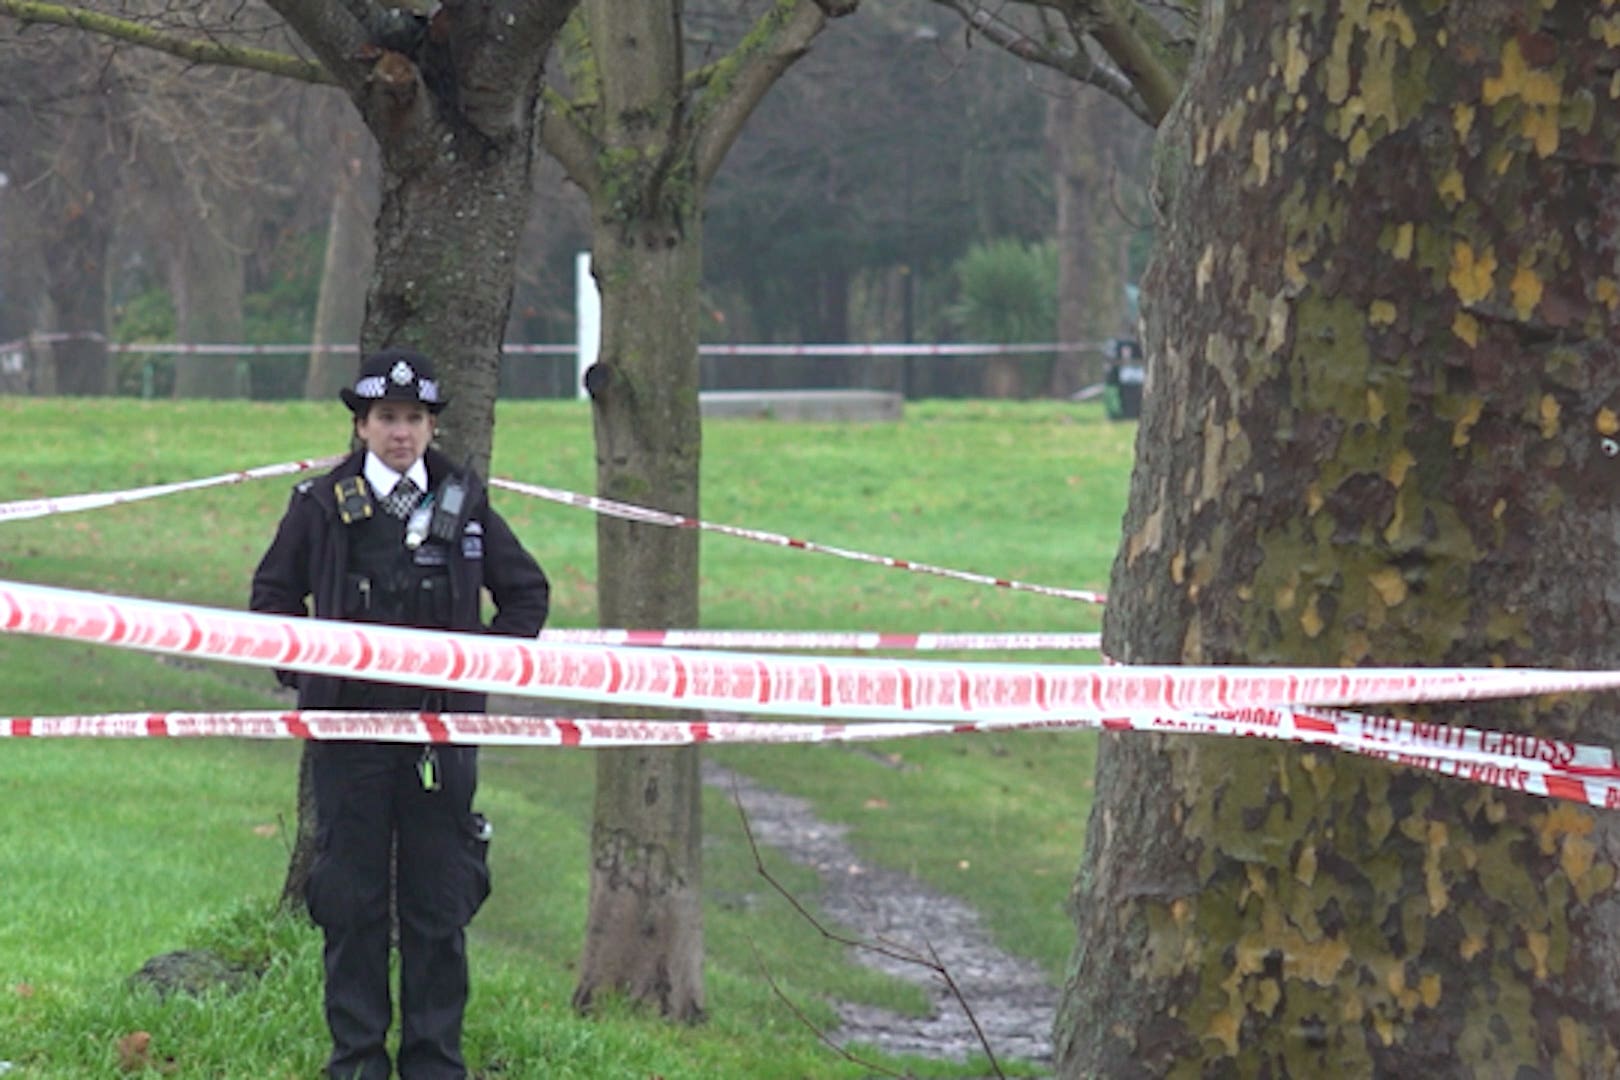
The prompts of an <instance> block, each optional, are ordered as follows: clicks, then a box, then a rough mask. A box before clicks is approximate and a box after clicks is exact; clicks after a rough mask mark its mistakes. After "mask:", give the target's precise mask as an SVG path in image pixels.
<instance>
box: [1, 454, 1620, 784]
mask: <svg viewBox="0 0 1620 1080" xmlns="http://www.w3.org/2000/svg"><path fill="white" fill-rule="evenodd" d="M334 460H336V459H330V458H329V459H318V460H309V461H295V462H287V463H283V464H278V465H266V466H261V467H259V468H255V469H248V470H244V471H242V472H236V473H225V474H221V475H218V476H213V477H205V478H202V479H198V480H191V481H183V482H178V483H171V484H161V485H152V486H148V487H142V488H134V489H129V490H125V491H115V492H103V493H94V494H84V495H73V496H65V497H59V498H47V499H30V500H22V501H17V502H10V503H0V522H5V521H15V520H23V519H26V518H32V517H40V516H45V515H49V514H57V513H68V512H73V511H78V510H87V509H95V508H99V507H105V506H113V505H118V504H121V503H126V502H133V501H138V500H141V499H149V498H155V497H158V496H162V495H169V494H175V493H178V492H182V491H193V490H199V489H202V488H207V487H213V486H218V485H222V484H233V483H240V482H243V481H246V480H253V479H260V478H264V477H271V476H282V475H288V474H290V473H297V472H304V471H309V470H312V469H316V468H320V467H323V466H326V465H329V464H331V463H332V461H334ZM497 483H498V484H499V485H500V486H502V487H505V488H508V489H509V490H512V491H515V492H519V493H522V494H528V495H533V496H536V497H540V498H547V499H551V500H552V501H557V502H564V503H567V504H570V505H576V506H581V507H584V508H587V509H590V510H593V511H595V512H597V513H606V514H612V515H614V516H620V517H628V518H632V519H634V520H641V521H646V522H649V523H654V524H663V525H668V526H672V527H684V528H704V529H711V530H714V531H717V532H721V533H725V534H728V535H733V536H737V537H740V538H743V539H750V540H756V541H761V542H767V543H775V544H780V545H782V546H787V547H792V548H797V549H799V550H807V551H808V550H820V551H824V552H827V553H830V554H835V555H840V556H843V557H848V558H855V559H858V560H861V561H866V562H876V563H880V564H882V565H886V566H890V567H893V568H897V569H905V570H915V571H919V572H924V573H943V574H945V575H947V576H953V577H960V578H963V579H966V580H969V581H974V582H977V583H980V584H987V585H995V586H999V587H1014V588H1025V589H1029V590H1032V591H1038V592H1043V593H1048V594H1050V595H1055V596H1060V597H1064V598H1067V599H1079V600H1085V601H1089V602H1097V603H1100V602H1102V595H1101V594H1100V593H1092V592H1089V591H1085V590H1064V589H1055V588H1050V587H1047V586H1029V585H1023V584H1022V583H1018V582H1012V581H1009V580H1008V579H1004V578H996V577H991V576H988V575H980V574H969V573H967V572H964V571H952V570H946V569H944V568H940V567H931V566H928V565H927V564H921V563H914V562H911V561H909V560H903V559H891V558H888V557H886V556H874V555H867V554H865V553H862V552H853V551H850V550H848V549H843V548H834V547H830V546H825V545H818V544H814V543H812V542H809V541H801V540H793V539H791V538H788V537H782V536H778V535H776V534H772V533H761V532H758V531H756V530H751V529H744V528H739V527H736V526H725V525H713V524H711V523H708V522H701V521H697V520H696V519H690V518H685V517H682V516H680V515H672V514H665V513H663V512H661V511H657V510H651V509H648V508H645V507H636V506H631V505H628V504H619V503H613V502H611V501H609V500H602V499H597V498H594V497H591V496H585V495H578V494H576V493H573V492H565V491H559V490H557V489H551V488H541V487H538V486H535V485H528V484H520V483H516V482H513V481H497ZM0 631H3V632H7V633H24V634H34V635H39V636H44V637H55V638H62V639H72V640H78V641H88V642H95V643H101V644H108V645H116V646H121V647H125V648H132V649H139V650H145V651H151V652H158V653H167V654H172V655H186V656H194V657H202V658H206V659H213V660H222V661H227V662H236V663H243V664H250V665H256V666H260V667H276V668H290V669H297V670H302V671H311V672H316V673H319V674H328V675H339V676H371V677H376V678H384V679H386V680H388V681H391V682H403V683H411V684H415V685H424V686H450V685H454V686H458V687H460V688H463V689H470V690H482V691H485V692H497V693H505V694H512V695H517V696H530V697H547V698H557V699H564V700H577V701H592V702H599V703H604V704H621V705H639V706H654V707H663V708H671V709H686V710H703V711H705V712H721V713H722V718H719V719H713V718H710V719H704V720H699V721H693V720H665V721H659V720H639V719H638V720H618V719H573V718H567V719H563V718H557V719H546V718H536V717H521V716H482V715H479V716H472V715H448V714H446V715H435V714H382V713H372V714H367V713H341V712H320V713H299V712H295V711H294V712H262V711H260V712H253V711H248V712H228V713H180V712H169V713H163V712H158V713H131V714H120V715H105V716H62V717H10V718H9V719H8V720H7V721H6V722H5V723H4V726H3V727H0V737H10V738H62V737H97V738H129V737H198V736H211V735H217V736H234V737H243V738H301V739H371V740H385V741H408V742H421V741H429V742H458V743H479V744H505V745H529V746H558V747H587V748H592V747H594V748H603V747H620V746H633V745H662V746H674V745H690V744H694V743H708V742H731V743H738V742H751V743H807V742H834V741H870V740H878V739H898V738H910V737H922V736H937V735H946V734H965V733H972V732H980V733H983V732H996V731H1014V730H1031V729H1080V728H1090V729H1102V730H1109V731H1136V732H1157V733H1182V734H1203V735H1222V736H1248V737H1256V736H1258V737H1263V738H1269V739H1281V740H1286V741H1291V742H1296V743H1301V744H1305V745H1313V746H1322V747H1330V748H1334V749H1339V750H1345V751H1349V752H1353V753H1359V754H1363V755H1366V756H1371V757H1376V758H1380V759H1383V760H1388V761H1392V762H1394V763H1396V764H1401V765H1407V766H1412V767H1416V768H1422V769H1427V770H1430V771H1433V772H1439V773H1442V774H1445V775H1449V776H1455V777H1459V778H1462V779H1465V780H1471V781H1474V782H1479V783H1485V784H1490V785H1493V786H1497V787H1502V788H1506V789H1509V790H1514V791H1521V792H1526V793H1529V794H1536V795H1542V796H1546V797H1550V798H1559V799H1568V800H1573V801H1577V802H1582V803H1586V804H1588V805H1591V806H1598V807H1604V808H1615V807H1617V806H1620V769H1617V768H1616V765H1615V759H1614V755H1613V752H1612V751H1611V750H1609V749H1607V748H1604V747H1596V746H1586V745H1581V744H1576V743H1570V742H1565V741H1562V740H1553V739H1544V738H1539V737H1534V736H1525V735H1517V734H1511V733H1503V732H1492V731H1482V730H1478V729H1472V728H1462V727H1452V726H1444V725H1435V724H1423V723H1419V722H1415V721H1410V720H1399V719H1391V718H1387V717H1378V716H1367V715H1363V714H1360V713H1354V712H1346V711H1343V710H1342V709H1335V708H1329V707H1331V706H1343V705H1350V704H1361V705H1370V704H1393V703H1405V704H1413V703H1419V702H1436V701H1462V700H1481V699H1486V698H1502V697H1516V696H1524V695H1529V694H1542V693H1560V692H1580V691H1596V690H1607V689H1616V688H1620V673H1616V672H1606V671H1587V672H1581V671H1556V670H1532V669H1421V668H1419V669H1377V668H1356V669H1343V668H1328V669H1310V668H1299V669H1284V668H1238V667H1232V668H1191V667H1167V668H1145V667H1119V666H1112V665H1110V666H1102V667H1096V666H1071V665H1035V664H1007V663H1001V664H983V663H979V664H965V663H941V662H937V661H932V662H930V661H898V660H872V659H850V658H831V659H816V658H810V657H797V656H762V655H753V654H742V653H726V652H711V651H702V650H699V649H693V648H680V647H679V646H683V645H686V646H690V645H704V644H716V645H719V646H721V647H725V648H738V647H756V648H792V647H806V648H808V647H817V646H820V647H830V648H853V649H880V648H882V649H895V650H899V649H918V650H924V649H947V648H959V649H972V648H998V647H999V648H1077V647H1080V648H1095V647H1096V645H1097V642H1096V635H1094V634H1071V635H1062V634H1004V635H997V634H955V635H953V634H913V635H905V634H859V633H851V634H815V633H796V632H791V631H786V632H742V631H720V632H708V633H705V632H704V631H699V630H660V631H637V630H595V631H593V630H566V631H552V632H549V634H544V635H542V637H541V639H539V640H536V641H524V640H519V639H513V638H504V637H491V636H480V635H467V634H447V633H442V632H437V631H421V630H411V629H405V628H398V627H388V626H376V625H360V624H355V623H345V622H334V621H328V620H321V619H313V618H307V619H299V618H287V617H283V616H270V615H261V614H254V613H245V612H236V611H226V610H221V609H211V608H206V607H197V606H190V605H181V604H172V603H164V602H159V601H152V600H140V599H133V598H126V597H115V596H106V595H102V594H97V593H87V592H79V591H75V590H67V589H56V588H51V587H48V586H39V585H25V584H20V583H14V582H0ZM738 713H761V714H774V715H788V716H797V717H810V718H816V719H818V720H821V721H822V722H820V723H815V722H811V723H805V722H797V723H784V722H762V721H754V720H746V719H731V718H729V717H730V716H731V715H733V714H738ZM852 719H853V720H862V721H865V722H861V723H846V722H844V721H847V720H852Z"/></svg>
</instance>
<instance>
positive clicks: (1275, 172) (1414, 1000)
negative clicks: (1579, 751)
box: [1057, 0, 1620, 1077]
mask: <svg viewBox="0 0 1620 1080" xmlns="http://www.w3.org/2000/svg"><path fill="white" fill-rule="evenodd" d="M1216 10H1217V16H1216V18H1215V21H1214V22H1213V23H1212V25H1211V26H1210V27H1208V28H1206V35H1207V36H1206V40H1205V42H1204V44H1205V45H1206V46H1207V48H1206V49H1205V51H1204V55H1205V56H1206V57H1207V60H1206V61H1205V62H1203V63H1202V64H1199V65H1195V70H1194V73H1193V75H1192V76H1191V79H1190V84H1189V87H1188V91H1187V93H1186V95H1185V96H1184V97H1183V98H1182V100H1181V102H1180V103H1179V104H1178V106H1177V108H1176V109H1175V110H1173V111H1172V114H1171V118H1170V119H1169V120H1168V121H1167V124H1166V127H1165V128H1164V130H1163V132H1162V134H1161V145H1160V148H1159V154H1160V168H1161V179H1162V181H1163V183H1162V185H1161V192H1162V197H1163V204H1162V209H1163V211H1164V213H1165V227H1164V230H1163V232H1162V233H1161V243H1160V247H1159V249H1158V251H1157V252H1156V254H1155V259H1154V267H1153V270H1152V272H1151V274H1150V280H1149V281H1148V283H1147V287H1146V290H1145V299H1146V302H1147V312H1146V316H1147V320H1146V321H1147V328H1148V339H1147V345H1148V353H1149V359H1150V374H1149V384H1148V387H1147V392H1146V396H1145V406H1144V413H1143V419H1142V424H1141V428H1140V433H1139V438H1138V446H1137V448H1138V465H1137V470H1136V473H1135V476H1134V477H1133V481H1132V487H1131V496H1130V503H1129V508H1128V511H1127V516H1126V521H1125V529H1124V537H1123V542H1122V544H1121V549H1120V553H1119V557H1118V560H1117V562H1116V564H1115V569H1114V579H1113V582H1112V588H1111V589H1110V597H1111V604H1110V608H1109V611H1108V614H1107V619H1106V626H1105V631H1106V639H1105V648H1106V649H1107V651H1108V652H1109V653H1111V654H1112V655H1114V656H1116V657H1118V658H1119V659H1121V660H1123V661H1125V662H1129V663H1147V662H1169V663H1174V662H1185V663H1191V664H1225V663H1255V664H1276V665H1358V664H1392V665H1440V664H1446V665H1449V664H1458V665H1473V666H1487V665H1496V664H1506V665H1547V666H1579V667H1598V668H1613V667H1616V666H1617V665H1620V635H1617V633H1616V629H1617V622H1620V591H1617V590H1616V587H1615V586H1614V585H1613V584H1612V583H1613V582H1615V581H1617V580H1620V501H1617V499H1616V498H1615V493H1616V491H1617V490H1620V471H1617V470H1620V462H1617V461H1616V460H1615V459H1614V458H1613V457H1611V456H1610V455H1609V454H1606V453H1605V450H1604V440H1606V439H1612V438H1615V437H1616V436H1617V430H1620V412H1617V410H1620V334H1617V332H1616V327H1617V307H1620V284H1617V280H1620V262H1617V260H1620V246H1617V236H1620V229H1617V226H1620V170H1617V169H1616V164H1617V162H1616V150H1615V147H1616V146H1617V145H1620V106H1617V98H1620V49H1616V47H1615V44H1616V42H1617V41H1620V8H1616V7H1615V6H1614V5H1612V4H1592V3H1590V2H1588V0H1547V2H1544V3H1538V4H1528V5H1527V4H1521V3H1516V2H1509V0H1468V2H1466V3H1464V2H1460V0H1456V2H1450V3H1435V2H1419V0H1397V2H1390V3H1381V4H1376V5H1369V4H1366V3H1358V2H1353V0H1327V2H1326V3H1321V2H1314V0H1313V2H1306V0H1227V3H1225V4H1224V5H1222V6H1220V7H1219V8H1217V9H1216ZM1222 16H1224V17H1222ZM1612 707H1613V702H1612V700H1610V699H1607V698H1605V699H1598V698H1594V697H1589V696H1573V697H1560V698H1537V699H1529V700H1524V701H1517V702H1511V703H1505V704H1502V705H1498V706H1492V707H1489V708H1485V707H1478V706H1474V707H1469V708H1467V709H1463V708H1436V709H1433V710H1432V711H1431V713H1430V714H1429V715H1430V716H1431V717H1432V718H1433V719H1438V720H1442V721H1450V722H1457V723H1464V722H1466V723H1469V724H1472V725H1476V726H1484V727H1490V728H1503V729H1514V730H1522V731H1530V732H1535V733H1537V734H1539V735H1542V736H1545V737H1549V738H1577V739H1581V740H1584V741H1590V742H1599V743H1612V741H1613V734H1612V733H1613V723H1612V720H1611V716H1610V714H1611V711H1612ZM1617 863H1620V817H1617V816H1616V815H1614V814H1612V813H1607V812H1601V811H1598V812H1594V811H1592V810H1589V809H1587V808H1585V807H1582V806H1578V805H1575V804H1572V803H1567V802H1552V801H1547V800H1543V799H1539V798H1534V797H1531V796H1528V795H1522V794H1516V793H1511V792H1504V791H1502V790H1500V789H1496V788H1490V787H1485V786H1481V785H1477V784H1472V783H1467V782H1463V781H1458V780H1448V779H1435V778H1432V777H1431V775H1429V774H1423V773H1417V772H1413V771H1409V770H1402V769H1398V768H1395V767H1393V766H1389V765H1385V764H1381V763H1376V762H1370V761H1367V760H1364V759H1360V758H1353V757H1349V756H1346V755H1339V754H1333V753H1329V752H1326V751H1304V750H1297V749H1288V748H1278V747H1270V746H1264V745H1257V744H1255V743H1253V742H1242V743H1239V742H1233V741H1227V740H1201V739H1196V738H1191V737H1186V738H1168V737H1166V738H1160V737H1140V736H1118V737H1106V738H1105V744H1104V747H1103V751H1102V755H1101V759H1100V764H1099V781H1098V790H1097V799H1096V804H1095V807H1094V810H1093V814H1092V820H1091V826H1090V833H1089V837H1088V845H1087V850H1086V853H1085V856H1084V863H1083V865H1082V868H1081V872H1080V875H1079V877H1078V879H1077V882H1076V887H1075V894H1074V910H1075V918H1076V922H1077V925H1078V928H1079V943H1078V948H1077V951H1076V954H1075V959H1074V963H1073V970H1072V973H1071V977H1070V979H1069V982H1068V985H1067V989H1066V997H1065V1001H1064V1004H1063V1007H1062V1011H1061V1014H1060V1018H1059V1023H1058V1043H1057V1050H1058V1059H1059V1072H1060V1074H1061V1075H1063V1076H1069V1077H1078V1076H1107V1077H1127V1076H1165V1075H1169V1076H1234V1077H1235V1076H1246V1077H1247V1076H1255V1077H1259V1076H1296V1077H1299V1076H1322V1075H1356V1076H1367V1075H1382V1076H1424V1075H1435V1076H1478V1077H1486V1076H1492V1077H1494V1076H1515V1075H1535V1076H1591V1077H1596V1076H1612V1075H1615V1073H1616V1072H1617V1071H1620V964H1617V963H1616V959H1617V949H1620V897H1617V894H1616V891H1615V887H1614V886H1615V879H1616V866H1617ZM1519 1070H1525V1071H1519Z"/></svg>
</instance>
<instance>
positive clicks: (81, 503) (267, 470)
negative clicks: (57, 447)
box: [0, 457, 343, 522]
mask: <svg viewBox="0 0 1620 1080" xmlns="http://www.w3.org/2000/svg"><path fill="white" fill-rule="evenodd" d="M342 460H343V459H342V458H341V457H326V458H315V459H313V460H310V461H288V462H284V463H283V464H280V465H261V466H259V467H258V468H255V469H244V470H242V471H241V472H232V473H220V474H219V475H218V476H205V477H203V478H202V479H200V480H181V481H178V482H176V483H172V484H152V485H150V486H149V487H138V488H126V489H125V490H123V491H103V492H95V493H91V494H86V495H60V496H57V497H55V498H47V499H21V500H19V501H17V502H8V503H0V522H4V521H24V520H26V519H28V518H37V517H46V516H48V515H50V514H71V513H73V512H74V511H77V510H99V509H101V508H102V507H104V506H117V505H119V504H120V503H132V502H140V501H141V500H142V499H155V498H157V497H158V496H160V495H174V494H177V493H179V492H182V491H200V490H202V489H203V488H211V487H219V486H221V485H223V484H240V483H242V482H244V481H247V480H262V479H265V478H266V477H271V476H289V475H291V474H293V473H301V472H309V471H310V470H312V469H320V468H330V467H331V466H333V465H335V464H337V463H338V462H339V461H342Z"/></svg>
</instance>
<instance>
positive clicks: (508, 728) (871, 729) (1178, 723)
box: [0, 708, 1620, 809]
mask: <svg viewBox="0 0 1620 1080" xmlns="http://www.w3.org/2000/svg"><path fill="white" fill-rule="evenodd" d="M1035 729H1040V730H1055V729H1102V730H1107V731H1136V732H1150V733H1178V734H1203V735H1225V736H1250V737H1261V738H1267V739H1276V740H1282V741H1287V742H1295V743H1302V744H1305V745H1310V746H1321V747H1327V748H1332V749H1337V750H1344V751H1348V752H1351V753H1357V754H1362V755H1364V756H1369V757H1374V758H1379V759H1381V760H1387V761H1391V762H1394V763H1396V764H1400V765H1408V766H1412V767H1416V768H1421V769H1427V770H1429V771H1433V772H1437V773H1441V774H1443V775H1447V776H1453V777H1457V778H1459V779H1463V780H1468V781H1473V782H1476V783H1484V784H1490V785H1493V786H1495V787H1500V788H1504V789H1507V790H1510V791H1518V792H1524V793H1527V794H1533V795H1541V796H1544V797H1548V798H1556V799H1567V800H1572V801H1576V802H1582V803H1586V804H1588V805H1591V806H1599V807H1604V808H1609V809H1612V808H1615V807H1617V806H1620V768H1616V766H1615V761H1614V755H1613V753H1612V752H1611V751H1609V750H1608V749H1606V748H1603V747H1595V746H1585V745H1581V744H1578V743H1571V742H1567V741H1564V740H1559V739H1548V738H1543V737H1539V736H1530V735H1520V734H1514V733H1508V732H1496V731H1484V730H1480V729H1475V728H1464V727H1451V726H1447V725H1438V724H1421V723H1415V722H1413V721H1409V720H1394V719H1388V718H1382V717H1371V716H1363V715H1361V714H1358V713H1350V712H1344V711H1341V710H1320V709H1318V710H1291V709H1280V708H1265V709H1261V708H1251V709H1243V710H1235V711H1231V712H1227V713H1206V714H1198V713H1120V714H1102V713H1099V714H1085V715H1079V716H1074V717H1068V718H1064V719H1055V720H1041V721H1024V720H980V721H972V722H961V723H942V722H931V721H923V720H910V721H904V720H902V721H872V722H868V723H856V724H844V723H783V722H770V721H755V720H733V719H708V720H701V721H693V720H648V719H578V718H563V717H531V716H499V715H483V714H477V715H473V714H465V713H365V712H297V711H291V712H269V711H252V712H211V713H184V712H168V713H124V714H113V715H102V716H44V717H38V716H36V717H22V716H14V717H10V718H7V719H3V720H0V738H3V737H10V738H194V737H204V736H228V737H235V738H251V739H312V740H318V741H327V740H356V739H365V740H371V741H378V742H410V743H416V742H439V743H460V744H467V745H473V744H477V745H500V746H546V747H581V748H587V749H605V748H610V747H628V746H666V747H667V746H688V745H696V744H701V743H752V744H789V743H793V744H805V743H829V742H871V741H878V740H884V741H888V740H894V739H905V738H917V737H926V736H937V735H960V734H969V733H979V734H988V733H996V732H1007V731H1027V730H1035Z"/></svg>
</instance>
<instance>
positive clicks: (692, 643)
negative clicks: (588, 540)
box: [539, 628, 1102, 652]
mask: <svg viewBox="0 0 1620 1080" xmlns="http://www.w3.org/2000/svg"><path fill="white" fill-rule="evenodd" d="M539 640H540V641H547V642H557V643H558V644H563V645H635V646H640V647H647V646H653V647H661V648H669V649H764V650H780V649H805V650H810V649H848V650H851V651H855V652H882V651H890V652H977V651H1002V652H1021V651H1027V650H1035V649H1047V650H1052V651H1054V652H1058V651H1070V650H1077V649H1093V650H1095V649H1100V648H1102V635H1101V634H1099V633H1096V632H1091V633H1087V632H1085V631H1078V632H1075V633H1011V634H990V633H985V634H973V633H962V634H934V633H924V634H885V633H877V632H875V631H865V630H590V629H572V628H570V629H563V630H543V631H541V633H540V637H539Z"/></svg>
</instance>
